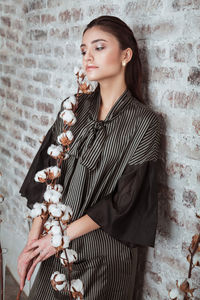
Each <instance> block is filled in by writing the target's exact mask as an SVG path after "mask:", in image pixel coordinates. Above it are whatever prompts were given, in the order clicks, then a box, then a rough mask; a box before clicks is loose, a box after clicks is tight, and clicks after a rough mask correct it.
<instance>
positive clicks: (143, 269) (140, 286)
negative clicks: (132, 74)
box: [133, 28, 175, 300]
mask: <svg viewBox="0 0 200 300" xmlns="http://www.w3.org/2000/svg"><path fill="white" fill-rule="evenodd" d="M133 33H134V28H133ZM136 40H137V43H138V48H139V54H140V59H141V64H142V70H143V98H144V100H145V101H146V103H147V105H150V106H151V104H152V103H155V101H152V99H151V96H150V93H149V89H148V83H149V78H150V67H149V63H148V57H147V48H148V47H147V45H146V41H145V37H142V36H140V37H139V38H137V36H136ZM157 113H158V115H159V117H160V122H161V146H160V159H159V167H158V187H157V193H158V226H157V234H156V243H155V247H154V249H153V251H154V254H153V257H155V256H156V245H158V244H159V243H160V242H162V240H163V239H167V238H169V236H170V232H171V229H170V223H171V220H170V201H172V200H173V199H174V194H175V193H174V190H172V189H170V188H169V187H168V175H167V173H166V136H165V133H166V121H165V119H166V116H165V115H163V114H162V113H161V112H159V111H157ZM148 251H149V250H148V248H143V247H141V248H138V264H137V272H136V279H135V289H134V296H133V300H145V298H144V290H145V289H146V290H148V296H149V297H150V298H151V299H156V300H163V296H162V295H160V294H159V292H158V291H155V289H154V290H152V289H151V287H150V286H146V282H145V275H146V273H147V272H148V273H149V274H150V276H151V275H152V276H151V278H152V280H154V281H155V282H157V283H158V282H159V281H160V280H162V279H161V277H160V276H159V274H156V273H154V261H153V260H152V261H151V262H149V261H148V260H147V257H148ZM156 259H157V260H158V257H156ZM145 286H146V288H145ZM166 293H167V291H166ZM155 297H156V298H155Z"/></svg>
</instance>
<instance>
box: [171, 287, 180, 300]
mask: <svg viewBox="0 0 200 300" xmlns="http://www.w3.org/2000/svg"><path fill="white" fill-rule="evenodd" d="M178 296H179V291H178V289H177V288H176V289H172V290H171V291H170V292H169V297H170V299H172V300H177V297H178Z"/></svg>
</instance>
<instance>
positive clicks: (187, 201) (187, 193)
mask: <svg viewBox="0 0 200 300" xmlns="http://www.w3.org/2000/svg"><path fill="white" fill-rule="evenodd" d="M196 202H197V194H196V193H195V192H194V191H192V190H186V189H184V192H183V204H184V205H185V206H186V207H195V206H196Z"/></svg>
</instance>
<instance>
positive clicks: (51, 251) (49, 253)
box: [27, 246, 56, 280]
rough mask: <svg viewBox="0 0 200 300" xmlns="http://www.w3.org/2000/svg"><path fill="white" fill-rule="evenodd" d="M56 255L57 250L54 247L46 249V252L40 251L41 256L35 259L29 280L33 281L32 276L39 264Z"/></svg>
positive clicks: (29, 273) (28, 276)
mask: <svg viewBox="0 0 200 300" xmlns="http://www.w3.org/2000/svg"><path fill="white" fill-rule="evenodd" d="M55 253H56V250H55V248H54V247H52V246H50V247H48V248H46V249H45V250H42V251H40V254H39V256H38V257H36V258H35V259H34V261H33V264H32V266H31V268H30V270H29V271H28V274H27V279H28V280H30V279H31V276H32V274H33V272H34V270H35V268H36V266H37V264H38V263H39V262H41V261H44V260H46V259H47V258H49V257H50V256H52V255H54V254H55Z"/></svg>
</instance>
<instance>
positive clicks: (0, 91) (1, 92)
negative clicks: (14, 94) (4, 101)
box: [0, 88, 6, 98]
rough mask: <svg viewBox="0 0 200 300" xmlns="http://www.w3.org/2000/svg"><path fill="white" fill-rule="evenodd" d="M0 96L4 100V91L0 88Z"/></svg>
mask: <svg viewBox="0 0 200 300" xmlns="http://www.w3.org/2000/svg"><path fill="white" fill-rule="evenodd" d="M0 96H1V97H2V98H4V97H5V96H6V94H5V90H3V89H1V88H0Z"/></svg>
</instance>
